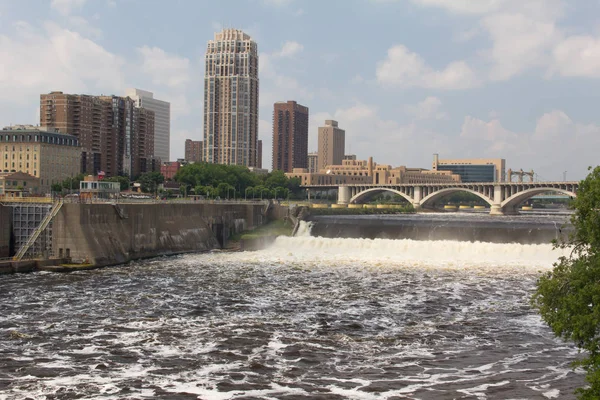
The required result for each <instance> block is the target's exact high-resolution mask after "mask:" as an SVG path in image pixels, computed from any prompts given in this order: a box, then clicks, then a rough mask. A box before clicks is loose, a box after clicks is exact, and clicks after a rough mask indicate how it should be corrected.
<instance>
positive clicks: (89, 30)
mask: <svg viewBox="0 0 600 400" xmlns="http://www.w3.org/2000/svg"><path fill="white" fill-rule="evenodd" d="M67 23H68V25H69V27H70V28H71V29H72V30H74V31H76V32H77V33H79V34H81V35H83V36H87V37H90V38H93V39H99V38H101V37H102V30H101V29H99V28H96V27H95V26H93V25H92V24H91V23H90V21H88V20H87V19H85V18H83V17H80V16H78V15H70V16H68V17H67Z"/></svg>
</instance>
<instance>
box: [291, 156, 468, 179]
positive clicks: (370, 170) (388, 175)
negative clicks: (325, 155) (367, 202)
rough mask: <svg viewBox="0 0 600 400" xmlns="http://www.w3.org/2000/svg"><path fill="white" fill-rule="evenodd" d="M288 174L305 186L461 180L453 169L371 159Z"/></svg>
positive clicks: (346, 161)
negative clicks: (414, 165) (394, 165)
mask: <svg viewBox="0 0 600 400" xmlns="http://www.w3.org/2000/svg"><path fill="white" fill-rule="evenodd" d="M286 176H288V177H290V178H291V177H296V178H300V181H301V182H302V183H301V184H302V185H354V184H369V185H370V184H375V185H378V184H382V185H398V184H404V183H407V184H420V183H421V184H427V183H454V182H460V176H459V175H456V174H452V173H451V172H450V171H428V170H425V169H422V168H407V167H405V166H400V167H395V168H394V167H392V166H391V165H386V164H380V165H378V164H377V163H374V162H373V158H372V157H370V158H369V160H343V161H342V164H341V165H327V166H325V168H323V169H321V170H320V171H319V172H317V173H310V172H309V171H308V170H307V169H300V168H298V169H295V170H294V171H293V172H292V173H287V174H286Z"/></svg>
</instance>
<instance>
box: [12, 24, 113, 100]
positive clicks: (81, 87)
mask: <svg viewBox="0 0 600 400" xmlns="http://www.w3.org/2000/svg"><path fill="white" fill-rule="evenodd" d="M12 33H13V36H12V37H8V36H4V35H3V36H0V59H2V60H3V62H2V63H1V65H0V93H2V95H0V102H10V103H13V102H17V103H20V104H31V98H32V97H33V98H36V99H39V95H40V93H47V92H49V91H52V90H62V91H64V92H74V93H79V92H84V93H85V92H96V91H101V93H107V92H108V91H111V90H114V91H115V92H118V91H120V90H121V89H122V88H123V87H124V85H123V81H124V77H123V71H122V66H123V61H122V60H121V59H120V57H118V56H116V55H115V54H112V53H110V52H109V51H107V50H106V49H104V48H103V47H102V46H100V45H98V44H97V43H95V42H93V41H91V40H89V39H86V38H84V37H82V36H81V35H80V34H78V33H76V32H73V31H70V30H68V29H63V28H61V27H59V26H57V25H55V24H50V23H48V24H45V25H44V29H42V30H38V29H36V28H34V27H32V26H30V25H29V24H27V23H25V22H18V23H16V24H15V29H14V30H13V31H12ZM40 66H43V67H44V71H43V73H40V69H39V68H40Z"/></svg>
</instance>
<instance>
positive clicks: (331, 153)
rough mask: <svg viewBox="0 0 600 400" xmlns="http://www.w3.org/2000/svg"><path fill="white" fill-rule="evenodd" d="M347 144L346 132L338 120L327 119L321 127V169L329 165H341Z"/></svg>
mask: <svg viewBox="0 0 600 400" xmlns="http://www.w3.org/2000/svg"><path fill="white" fill-rule="evenodd" d="M345 146H346V132H345V131H344V130H343V129H340V128H339V127H338V123H337V121H333V120H330V119H328V120H326V121H325V126H320V127H319V154H318V160H319V170H321V169H324V168H325V167H326V166H328V165H341V164H342V160H343V159H344V149H345Z"/></svg>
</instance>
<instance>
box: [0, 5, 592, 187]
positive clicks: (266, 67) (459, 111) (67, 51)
mask: <svg viewBox="0 0 600 400" xmlns="http://www.w3.org/2000/svg"><path fill="white" fill-rule="evenodd" d="M223 27H231V28H238V29H242V30H244V31H245V32H247V33H248V34H250V35H251V36H252V37H253V39H255V40H256V41H257V43H258V47H259V53H260V111H259V113H260V126H259V136H260V139H262V140H263V142H264V150H263V153H264V157H263V165H264V166H266V167H270V166H271V141H272V140H271V135H272V133H271V129H272V126H271V117H272V107H273V102H275V101H285V100H296V101H298V102H300V103H301V104H304V105H306V106H308V107H309V109H310V115H311V118H310V131H309V148H310V150H316V143H317V140H316V139H317V127H318V126H319V125H320V124H322V122H323V121H324V120H325V119H329V118H334V119H336V120H338V121H339V124H340V127H342V128H343V129H345V130H346V152H347V153H354V154H357V155H358V157H359V158H361V159H366V158H367V157H369V156H373V157H374V159H375V161H377V162H379V163H383V164H391V165H393V166H398V165H407V166H410V167H424V168H429V167H430V165H431V160H432V154H433V153H439V154H440V157H441V158H464V157H472V158H473V157H494V158H496V157H502V158H506V160H507V167H508V168H513V169H520V168H523V169H524V170H530V169H533V170H535V171H536V172H537V173H538V175H539V178H540V179H543V180H555V179H561V178H562V176H563V173H564V171H567V178H568V179H580V178H583V177H584V176H585V173H586V169H587V167H588V166H590V165H593V166H595V165H597V164H598V159H599V157H598V151H599V150H600V113H599V112H598V109H599V105H600V104H599V103H600V102H599V101H598V99H599V97H600V95H599V93H600V1H597V0H570V1H567V0H344V1H342V0H329V1H323V0H321V1H317V0H314V1H313V0H306V1H301V0H248V1H242V0H220V1H218V2H217V1H203V0H197V1H193V0H170V1H158V0H48V1H34V0H22V1H14V0H0V60H1V62H0V107H1V108H0V110H1V111H0V125H1V126H5V125H8V124H11V123H12V124H16V123H37V122H38V121H39V116H38V114H39V111H38V107H39V94H40V93H46V92H49V91H52V90H62V91H64V92H70V93H87V94H123V93H124V91H125V88H127V87H138V88H140V89H144V90H150V91H153V92H154V93H155V97H157V98H159V99H161V100H166V101H170V102H171V104H172V126H171V130H172V132H171V135H172V137H171V158H172V159H175V158H177V157H182V156H183V148H184V140H185V139H186V138H191V139H194V140H201V139H202V135H203V134H202V118H203V116H202V90H203V76H204V63H203V57H204V51H205V47H206V43H207V41H208V40H210V39H212V37H213V35H214V33H215V32H216V31H218V30H220V29H221V28H223Z"/></svg>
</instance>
